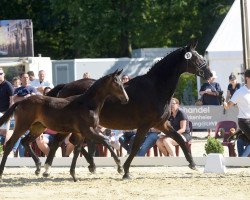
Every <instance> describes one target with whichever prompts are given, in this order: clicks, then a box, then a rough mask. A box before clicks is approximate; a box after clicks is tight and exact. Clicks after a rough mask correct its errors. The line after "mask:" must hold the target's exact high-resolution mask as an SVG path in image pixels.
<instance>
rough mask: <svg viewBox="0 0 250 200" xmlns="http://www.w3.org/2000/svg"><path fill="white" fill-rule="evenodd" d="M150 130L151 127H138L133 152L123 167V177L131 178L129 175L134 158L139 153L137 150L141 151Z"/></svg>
mask: <svg viewBox="0 0 250 200" xmlns="http://www.w3.org/2000/svg"><path fill="white" fill-rule="evenodd" d="M148 130H149V128H139V129H137V133H136V135H135V139H134V143H133V145H132V149H131V153H130V154H129V157H128V158H127V160H126V161H125V163H124V165H123V168H124V175H123V179H129V178H130V175H129V167H130V164H131V162H132V160H133V159H134V157H135V155H136V154H137V152H138V151H139V149H140V146H141V144H142V142H143V140H144V138H145V136H146V133H147V132H148Z"/></svg>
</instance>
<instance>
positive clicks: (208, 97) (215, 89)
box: [200, 71, 223, 136]
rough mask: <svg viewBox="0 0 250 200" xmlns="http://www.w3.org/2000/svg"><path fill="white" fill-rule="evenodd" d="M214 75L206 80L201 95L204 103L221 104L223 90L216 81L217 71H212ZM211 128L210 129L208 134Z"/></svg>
mask: <svg viewBox="0 0 250 200" xmlns="http://www.w3.org/2000/svg"><path fill="white" fill-rule="evenodd" d="M212 74H213V76H212V77H211V78H209V79H208V80H207V82H205V83H204V84H203V85H202V86H201V89H200V95H201V100H202V104H203V105H221V103H222V97H223V96H222V94H223V92H222V90H221V87H220V85H219V83H216V82H215V79H216V78H217V76H216V72H215V71H212ZM210 132H211V130H210V129H208V136H210Z"/></svg>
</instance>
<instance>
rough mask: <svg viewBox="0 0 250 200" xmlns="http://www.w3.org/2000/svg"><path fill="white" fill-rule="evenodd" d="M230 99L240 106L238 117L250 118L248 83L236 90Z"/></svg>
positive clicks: (249, 90)
mask: <svg viewBox="0 0 250 200" xmlns="http://www.w3.org/2000/svg"><path fill="white" fill-rule="evenodd" d="M230 101H232V102H233V103H234V104H237V106H238V108H239V114H238V118H242V119H250V89H248V88H247V86H246V85H244V86H242V87H241V88H239V89H238V90H236V91H235V93H234V94H233V96H232V98H231V99H230Z"/></svg>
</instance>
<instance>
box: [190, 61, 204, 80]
mask: <svg viewBox="0 0 250 200" xmlns="http://www.w3.org/2000/svg"><path fill="white" fill-rule="evenodd" d="M186 61H187V67H186V70H187V72H188V67H189V61H191V59H186ZM206 65H207V63H206V61H205V60H203V62H202V63H201V64H199V65H198V66H197V65H196V72H197V74H198V75H199V76H201V77H204V70H202V69H203V68H204V67H206Z"/></svg>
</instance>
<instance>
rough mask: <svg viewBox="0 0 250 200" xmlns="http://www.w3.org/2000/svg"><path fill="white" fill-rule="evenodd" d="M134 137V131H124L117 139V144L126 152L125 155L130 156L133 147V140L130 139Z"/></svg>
mask: <svg viewBox="0 0 250 200" xmlns="http://www.w3.org/2000/svg"><path fill="white" fill-rule="evenodd" d="M134 136H135V131H132V130H131V131H129V130H126V131H124V132H123V134H122V135H121V136H120V137H119V142H120V144H121V146H122V147H123V148H124V149H125V150H126V151H127V154H130V151H131V147H132V145H133V140H131V138H132V137H134Z"/></svg>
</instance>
